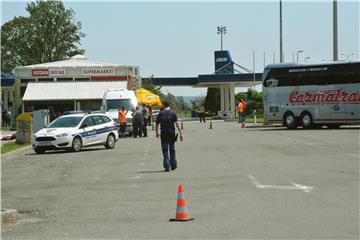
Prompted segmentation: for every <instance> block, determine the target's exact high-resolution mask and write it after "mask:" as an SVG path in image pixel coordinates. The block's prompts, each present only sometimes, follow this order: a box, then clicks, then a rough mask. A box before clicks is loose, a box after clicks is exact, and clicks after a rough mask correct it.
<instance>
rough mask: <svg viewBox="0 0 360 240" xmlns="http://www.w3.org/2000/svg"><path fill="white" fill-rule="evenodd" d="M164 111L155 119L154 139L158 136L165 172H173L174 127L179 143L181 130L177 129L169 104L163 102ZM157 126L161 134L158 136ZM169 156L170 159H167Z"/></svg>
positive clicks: (175, 162)
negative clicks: (177, 133) (178, 135)
mask: <svg viewBox="0 0 360 240" xmlns="http://www.w3.org/2000/svg"><path fill="white" fill-rule="evenodd" d="M164 107H165V109H164V110H163V111H160V112H159V115H158V116H157V118H156V127H155V130H156V137H157V138H158V137H159V136H160V140H161V149H162V153H163V166H164V168H165V171H166V172H169V171H170V168H171V170H175V169H176V168H177V161H176V154H175V142H176V140H177V139H176V138H177V135H175V125H176V128H177V130H178V132H179V134H180V141H182V140H183V137H182V134H181V130H180V127H179V123H178V119H177V116H176V113H175V112H174V111H172V110H171V109H170V104H169V103H168V102H164ZM159 124H160V128H161V134H160V135H159ZM169 154H170V157H169Z"/></svg>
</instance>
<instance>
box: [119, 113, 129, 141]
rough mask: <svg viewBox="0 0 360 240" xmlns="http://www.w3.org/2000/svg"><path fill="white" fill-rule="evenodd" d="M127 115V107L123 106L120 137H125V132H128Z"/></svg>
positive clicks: (120, 115)
mask: <svg viewBox="0 0 360 240" xmlns="http://www.w3.org/2000/svg"><path fill="white" fill-rule="evenodd" d="M126 114H127V111H125V107H124V106H122V107H121V108H120V110H119V123H120V136H121V137H124V136H125V130H126Z"/></svg>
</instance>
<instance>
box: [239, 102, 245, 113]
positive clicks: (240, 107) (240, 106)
mask: <svg viewBox="0 0 360 240" xmlns="http://www.w3.org/2000/svg"><path fill="white" fill-rule="evenodd" d="M244 109H245V106H244V104H243V103H242V102H240V103H239V112H240V113H242V112H244Z"/></svg>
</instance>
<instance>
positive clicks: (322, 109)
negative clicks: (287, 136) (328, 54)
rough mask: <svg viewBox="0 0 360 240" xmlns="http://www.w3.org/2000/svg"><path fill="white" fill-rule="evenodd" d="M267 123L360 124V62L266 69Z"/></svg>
mask: <svg viewBox="0 0 360 240" xmlns="http://www.w3.org/2000/svg"><path fill="white" fill-rule="evenodd" d="M262 80H263V97H264V124H271V123H281V124H283V125H284V126H286V127H287V128H288V129H295V128H297V127H298V126H302V127H303V128H313V127H321V126H327V127H328V128H338V127H340V125H344V124H360V62H359V61H356V62H335V63H328V64H306V65H299V64H273V65H268V66H266V68H265V69H264V72H263V76H262Z"/></svg>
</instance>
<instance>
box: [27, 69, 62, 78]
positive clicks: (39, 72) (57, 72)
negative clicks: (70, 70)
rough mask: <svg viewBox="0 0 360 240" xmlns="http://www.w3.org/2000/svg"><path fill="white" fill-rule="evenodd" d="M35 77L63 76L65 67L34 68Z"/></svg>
mask: <svg viewBox="0 0 360 240" xmlns="http://www.w3.org/2000/svg"><path fill="white" fill-rule="evenodd" d="M32 75H33V77H61V76H64V75H65V69H61V68H49V69H33V70H32Z"/></svg>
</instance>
